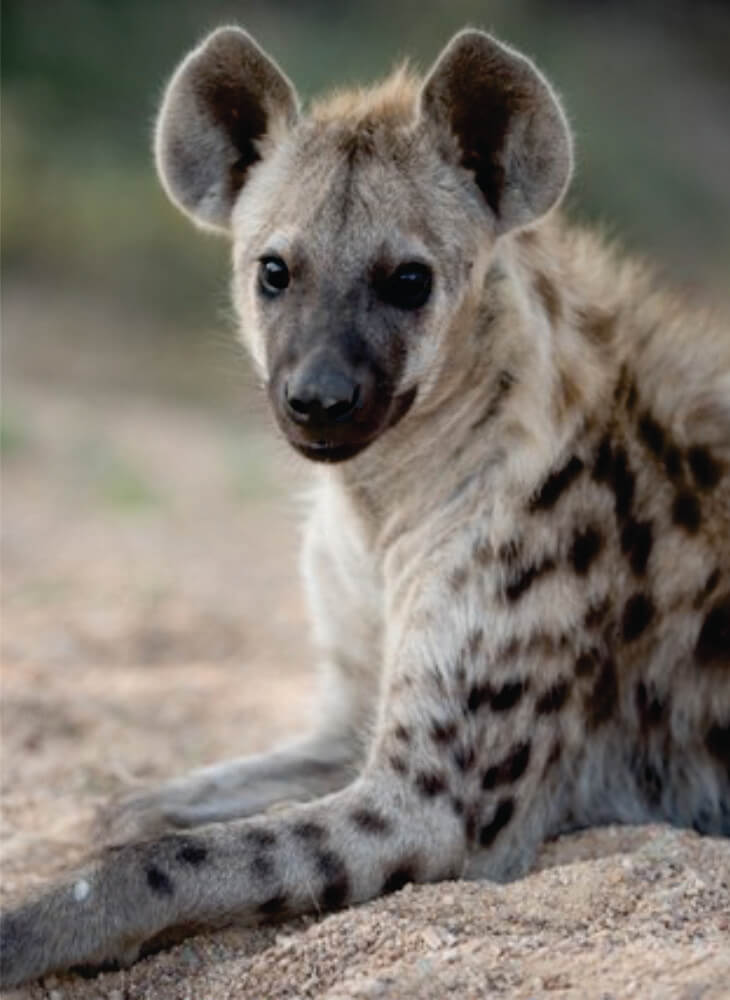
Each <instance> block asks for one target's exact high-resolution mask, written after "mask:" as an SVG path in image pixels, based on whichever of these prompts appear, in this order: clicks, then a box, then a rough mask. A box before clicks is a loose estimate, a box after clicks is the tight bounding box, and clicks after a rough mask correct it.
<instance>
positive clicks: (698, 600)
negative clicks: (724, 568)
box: [693, 569, 720, 608]
mask: <svg viewBox="0 0 730 1000" xmlns="http://www.w3.org/2000/svg"><path fill="white" fill-rule="evenodd" d="M719 582H720V570H719V569H714V570H713V571H712V572H711V573H710V575H709V576H708V577H707V579H706V580H705V585H704V587H703V588H702V590H701V591H700V592H699V593H698V594H697V596H696V597H695V599H694V602H693V606H694V607H695V608H701V607H702V605H703V604H704V603H705V601H706V600H707V598H708V597H711V596H712V593H713V591H714V590H715V587H717V585H718V583H719Z"/></svg>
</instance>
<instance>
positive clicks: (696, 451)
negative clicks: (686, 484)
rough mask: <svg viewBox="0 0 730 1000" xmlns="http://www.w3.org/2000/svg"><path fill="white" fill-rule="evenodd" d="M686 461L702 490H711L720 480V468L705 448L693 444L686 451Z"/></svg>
mask: <svg viewBox="0 0 730 1000" xmlns="http://www.w3.org/2000/svg"><path fill="white" fill-rule="evenodd" d="M687 461H688V462H689V467H690V469H691V470H692V475H693V476H694V479H695V482H696V483H697V485H698V486H699V487H700V489H702V490H711V489H713V488H714V487H715V486H717V484H718V483H719V482H720V476H721V475H722V470H721V468H720V464H719V463H718V462H717V461H716V459H714V458H713V457H712V455H711V454H710V453H709V451H708V450H707V448H702V447H700V446H699V445H695V446H694V447H693V448H690V449H689V451H688V452H687Z"/></svg>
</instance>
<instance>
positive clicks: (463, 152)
mask: <svg viewBox="0 0 730 1000" xmlns="http://www.w3.org/2000/svg"><path fill="white" fill-rule="evenodd" d="M421 110H422V113H423V114H424V115H425V117H426V118H427V119H430V120H431V121H433V122H434V123H435V124H436V125H437V127H438V128H439V129H440V130H442V131H445V132H446V133H447V135H448V138H449V139H450V140H451V141H450V142H447V147H448V148H449V149H450V151H451V155H452V156H453V155H454V142H453V140H454V139H455V140H456V143H457V149H458V154H457V155H458V158H459V162H460V163H461V165H462V166H464V167H466V168H467V169H469V170H473V171H474V178H475V180H476V183H477V184H478V186H479V187H480V189H481V191H482V193H483V195H484V197H485V199H486V201H487V204H488V205H489V207H490V209H491V210H492V212H493V213H494V216H495V219H496V225H497V232H498V233H504V232H507V231H508V230H510V229H514V228H515V227H518V226H526V225H529V224H530V223H531V222H534V221H535V220H536V219H539V218H540V217H541V216H543V215H545V213H546V212H548V211H549V210H550V209H551V208H552V207H553V206H554V205H556V204H557V203H558V202H559V201H560V198H561V197H562V195H563V193H564V191H565V188H566V186H567V184H568V180H569V179H570V174H571V170H572V162H573V157H572V143H571V137H570V132H569V130H568V124H567V122H566V119H565V115H564V114H563V111H562V109H561V107H560V105H559V103H558V100H557V98H556V96H555V94H554V93H553V91H552V89H551V87H550V85H549V84H548V82H547V81H546V80H545V78H544V77H543V76H542V74H541V73H540V72H539V71H538V70H537V69H536V67H535V66H534V65H533V64H532V63H531V62H530V60H529V59H527V58H525V56H522V55H519V53H517V52H514V51H513V50H512V49H510V48H507V46H505V45H502V44H500V43H499V42H497V41H495V40H494V39H493V38H491V37H490V36H489V35H486V34H484V32H481V31H471V30H467V31H462V32H460V33H459V34H458V35H456V36H455V37H454V38H453V39H452V40H451V42H450V43H449V44H448V45H447V46H446V48H445V49H444V51H443V52H442V53H441V55H440V56H439V58H438V59H437V60H436V63H435V65H434V67H433V69H432V70H431V72H430V73H429V75H428V77H427V78H426V81H425V83H424V85H423V90H422V92H421Z"/></svg>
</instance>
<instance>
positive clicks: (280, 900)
mask: <svg viewBox="0 0 730 1000" xmlns="http://www.w3.org/2000/svg"><path fill="white" fill-rule="evenodd" d="M286 908H287V898H286V896H281V895H278V896H270V897H269V898H268V899H266V900H264V902H263V903H259V907H258V911H259V913H260V914H261V916H262V917H278V916H279V915H280V914H282V913H284V912H285V911H286Z"/></svg>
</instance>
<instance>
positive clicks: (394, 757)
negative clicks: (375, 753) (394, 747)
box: [388, 754, 408, 774]
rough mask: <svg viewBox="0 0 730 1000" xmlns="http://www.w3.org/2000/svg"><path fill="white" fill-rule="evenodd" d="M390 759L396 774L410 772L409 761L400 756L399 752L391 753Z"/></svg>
mask: <svg viewBox="0 0 730 1000" xmlns="http://www.w3.org/2000/svg"><path fill="white" fill-rule="evenodd" d="M388 759H389V761H390V766H391V767H392V768H393V770H394V771H395V772H396V774H408V762H407V761H406V760H404V759H403V757H400V756H399V755H398V754H391V755H390V757H389V758H388Z"/></svg>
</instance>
